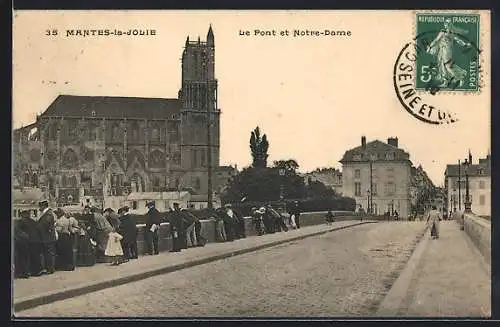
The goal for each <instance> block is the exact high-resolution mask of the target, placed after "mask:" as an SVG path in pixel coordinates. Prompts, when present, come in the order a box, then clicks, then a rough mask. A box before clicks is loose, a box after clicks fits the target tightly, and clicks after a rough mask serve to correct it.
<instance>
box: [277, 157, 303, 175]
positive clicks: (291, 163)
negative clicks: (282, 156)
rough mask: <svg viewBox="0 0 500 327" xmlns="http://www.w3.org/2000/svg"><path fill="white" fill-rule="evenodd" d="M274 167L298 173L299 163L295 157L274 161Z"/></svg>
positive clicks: (290, 172) (288, 172)
mask: <svg viewBox="0 0 500 327" xmlns="http://www.w3.org/2000/svg"><path fill="white" fill-rule="evenodd" d="M273 166H274V168H278V169H279V168H284V169H285V170H286V172H287V174H296V173H297V169H299V164H298V163H297V161H295V160H294V159H288V160H275V161H274V162H273Z"/></svg>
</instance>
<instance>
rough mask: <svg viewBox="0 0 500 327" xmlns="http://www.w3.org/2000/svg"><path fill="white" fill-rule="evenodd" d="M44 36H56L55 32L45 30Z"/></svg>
mask: <svg viewBox="0 0 500 327" xmlns="http://www.w3.org/2000/svg"><path fill="white" fill-rule="evenodd" d="M45 35H46V36H56V35H57V30H45Z"/></svg>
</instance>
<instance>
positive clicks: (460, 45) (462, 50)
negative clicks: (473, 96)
mask: <svg viewBox="0 0 500 327" xmlns="http://www.w3.org/2000/svg"><path fill="white" fill-rule="evenodd" d="M416 24H417V26H416V31H417V37H416V42H417V51H418V55H417V63H416V75H417V76H416V77H417V78H416V85H415V87H416V89H417V90H425V91H429V90H431V92H432V90H433V91H434V92H435V91H436V90H444V91H469V92H470V91H479V52H480V51H479V15H476V14H448V13H446V14H417V19H416Z"/></svg>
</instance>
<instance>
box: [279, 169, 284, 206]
mask: <svg viewBox="0 0 500 327" xmlns="http://www.w3.org/2000/svg"><path fill="white" fill-rule="evenodd" d="M278 173H279V175H280V200H281V205H282V206H283V208H285V187H284V185H283V180H284V179H285V173H286V170H285V168H278Z"/></svg>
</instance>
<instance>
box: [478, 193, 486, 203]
mask: <svg viewBox="0 0 500 327" xmlns="http://www.w3.org/2000/svg"><path fill="white" fill-rule="evenodd" d="M485 202H486V199H485V196H484V195H480V196H479V205H482V206H484V204H485Z"/></svg>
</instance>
